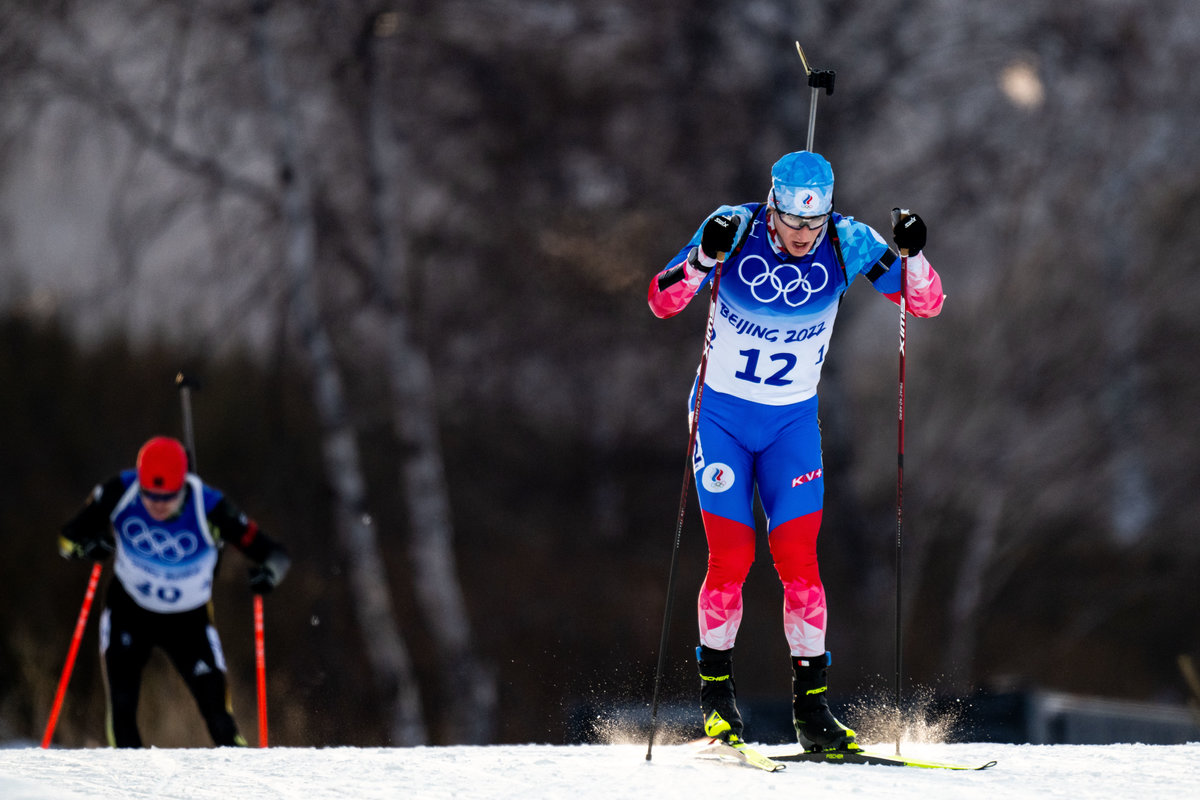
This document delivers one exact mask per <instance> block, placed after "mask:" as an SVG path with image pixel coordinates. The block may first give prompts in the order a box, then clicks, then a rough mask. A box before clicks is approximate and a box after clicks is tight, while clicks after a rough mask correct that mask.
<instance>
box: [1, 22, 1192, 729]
mask: <svg viewBox="0 0 1200 800" xmlns="http://www.w3.org/2000/svg"><path fill="white" fill-rule="evenodd" d="M1195 11H1196V9H1195V6H1194V4H1193V3H1190V2H1187V1H1186V0H1159V1H1158V2H1150V1H1149V0H1129V1H1128V2H1120V1H1118V0H1081V1H1080V2H1075V3H1059V2H1041V3H1017V4H1014V3H1003V2H994V1H989V2H974V3H960V2H946V1H945V0H879V2H873V3H857V2H832V0H823V1H821V2H788V1H787V0H747V2H743V3H724V2H716V1H715V0H611V1H609V2H602V1H601V0H594V1H589V0H579V1H578V2H565V1H563V0H476V1H473V2H468V0H441V1H440V2H427V1H426V0H413V1H412V2H400V3H389V2H378V1H376V0H341V1H340V2H329V1H321V0H317V1H315V2H314V1H313V0H274V1H268V0H241V1H240V2H234V0H194V1H192V0H173V1H172V2H162V1H161V0H120V1H119V2H117V1H115V0H113V1H109V0H86V1H85V0H54V1H53V2H46V1H45V0H4V2H3V3H0V233H2V235H3V241H4V247H3V248H2V249H0V265H2V272H0V331H2V333H0V336H2V346H0V493H2V494H0V541H2V547H3V558H0V583H2V584H3V585H4V587H5V602H4V603H3V604H2V605H0V738H5V739H10V738H26V739H37V738H39V737H40V735H41V732H42V728H43V726H44V725H45V722H46V718H47V715H48V713H49V709H50V706H51V701H52V698H53V695H54V689H55V684H56V681H57V679H58V676H59V674H60V671H61V668H62V664H63V659H64V656H65V654H66V649H67V645H68V643H69V641H70V635H71V632H72V626H73V624H74V622H75V619H76V616H77V614H78V610H79V604H80V601H81V600H82V597H83V590H84V587H85V584H86V580H87V566H86V565H82V564H77V563H66V562H64V561H62V560H61V559H60V558H59V557H58V555H57V553H56V551H55V537H56V534H57V530H58V528H59V526H60V525H61V524H62V522H64V521H65V520H66V519H67V518H68V517H69V516H70V515H71V514H72V513H73V512H74V510H75V509H76V508H77V507H78V506H79V504H81V503H82V501H83V499H84V497H85V496H86V494H87V492H88V491H89V490H90V489H91V487H92V486H93V485H94V484H95V483H96V482H98V481H100V480H102V479H103V478H105V477H107V476H109V475H111V474H112V473H114V472H116V471H117V470H119V469H121V468H124V467H128V466H130V465H131V464H132V462H133V459H134V456H135V454H136V451H137V448H138V447H139V446H140V444H141V443H142V442H143V441H144V440H145V439H146V438H148V437H149V436H151V435H154V434H157V433H168V434H174V435H182V433H183V430H182V420H181V414H180V398H179V395H178V393H177V392H176V389H175V384H174V378H175V375H176V373H177V372H178V371H179V370H180V369H186V370H188V371H189V372H190V373H192V374H194V375H196V376H198V377H199V378H200V379H201V381H202V382H203V386H202V388H201V389H200V390H199V391H197V392H196V393H195V394H194V396H193V408H194V414H195V428H196V441H197V451H198V452H197V456H198V464H199V467H200V472H201V474H202V475H203V477H204V478H205V479H206V480H207V481H209V482H210V483H212V484H214V485H216V486H218V487H220V488H222V489H223V490H225V491H226V492H227V493H228V494H230V495H231V496H232V497H233V498H234V499H235V501H237V502H238V503H239V504H240V505H241V506H242V507H243V508H244V509H245V510H246V511H247V512H248V513H250V514H251V515H253V516H255V517H256V518H257V519H258V520H259V521H260V523H261V524H262V525H263V526H264V527H265V529H266V530H267V531H268V532H269V533H271V534H272V535H274V536H276V537H278V538H279V539H281V540H283V541H285V542H286V543H287V544H288V546H289V547H290V549H291V551H292V553H293V555H294V557H295V566H294V568H293V571H292V573H291V575H290V576H289V578H288V580H287V581H286V582H285V583H284V584H283V586H282V587H280V589H279V590H278V591H277V592H276V593H274V594H272V595H270V596H269V597H268V598H267V602H266V609H267V613H266V617H267V618H266V636H267V659H268V670H269V681H268V686H269V691H270V712H271V741H272V744H276V745H293V746H315V745H384V744H411V743H419V742H431V743H460V742H525V741H549V742H555V741H562V740H563V739H565V738H567V737H568V736H570V735H571V732H570V730H569V729H570V727H571V718H572V715H573V714H575V713H576V712H577V711H578V709H580V708H587V707H588V706H589V704H592V705H594V704H599V705H604V704H622V703H629V704H633V705H634V706H638V705H639V704H640V705H641V706H642V707H644V706H645V704H646V703H647V702H648V700H649V697H650V688H651V683H652V678H653V671H654V664H655V660H656V658H657V650H658V639H659V632H660V626H661V622H662V615H663V609H664V604H665V599H666V580H667V571H668V566H669V563H670V555H671V546H672V541H673V533H674V524H675V512H676V505H677V502H678V497H679V489H680V485H679V481H680V478H681V474H682V467H683V464H682V462H683V458H684V448H685V445H686V434H687V430H686V420H685V401H686V394H687V390H688V387H689V383H690V380H691V376H692V374H693V372H694V370H695V366H696V361H697V358H698V356H699V351H700V345H701V340H702V334H703V330H702V329H703V323H704V312H705V308H704V305H705V304H704V303H703V302H697V303H694V304H693V305H692V307H691V308H689V309H688V310H687V311H686V312H685V313H684V314H683V315H681V316H680V317H677V318H675V319H673V320H671V321H667V322H663V321H659V320H656V319H655V318H654V317H653V316H652V315H651V314H650V312H649V311H648V309H647V308H646V303H645V291H646V286H647V284H648V282H649V279H650V277H651V276H652V275H653V274H654V273H655V272H656V271H657V270H658V269H660V268H661V267H662V266H663V265H664V264H665V262H666V260H667V259H668V258H669V257H670V256H671V255H673V254H674V253H675V252H676V250H677V249H678V248H679V247H680V246H681V245H682V243H683V242H684V241H685V240H686V239H687V238H688V237H689V236H690V235H691V233H692V232H693V230H694V229H695V227H696V225H697V224H698V223H699V221H700V219H702V217H703V216H704V215H705V214H707V213H708V212H709V211H711V209H712V208H714V207H716V206H717V205H719V204H721V203H726V202H728V203H735V202H749V201H755V200H762V199H764V197H765V194H766V190H767V188H768V174H769V169H770V165H771V164H772V163H773V162H774V161H775V160H776V159H777V158H778V157H779V156H780V155H782V154H783V153H785V152H788V151H790V150H796V149H802V148H803V146H804V139H805V134H806V130H807V122H808V110H809V92H808V89H807V87H806V86H805V85H804V79H803V74H802V70H801V66H800V63H799V59H798V58H797V56H796V53H795V49H794V45H793V42H794V41H796V40H799V41H800V42H801V43H802V44H803V45H804V47H805V51H806V54H807V55H808V57H809V59H810V61H811V62H812V63H813V64H814V65H815V66H818V67H821V68H826V69H834V70H836V72H837V83H836V90H835V92H834V94H833V95H832V96H828V97H827V96H825V95H822V96H821V98H820V103H819V110H818V114H817V124H816V149H817V150H819V151H821V152H823V153H824V154H825V155H826V156H827V157H828V158H829V159H830V160H831V162H832V163H833V165H834V169H835V172H836V174H837V177H838V193H837V207H838V208H839V210H841V211H842V212H843V213H847V214H853V215H854V216H856V217H857V218H859V219H861V220H863V221H865V222H867V223H869V224H871V225H873V226H874V227H876V228H877V229H879V230H882V231H886V230H887V225H888V213H889V210H890V209H891V208H892V207H893V206H895V205H903V206H906V207H909V208H912V209H913V210H915V211H917V212H919V213H920V214H921V215H922V216H923V217H924V218H925V219H926V220H927V221H928V224H929V227H930V240H929V245H928V248H927V252H928V254H929V258H930V260H931V261H932V263H933V264H934V265H935V266H936V267H937V269H938V270H939V272H940V273H941V275H942V277H943V281H944V285H945V287H946V291H947V295H948V300H947V303H946V306H945V311H944V312H943V314H942V315H941V317H939V318H938V319H936V320H932V321H928V322H927V321H917V322H914V323H912V324H910V325H909V328H908V331H909V333H908V344H909V349H908V386H907V401H908V402H907V420H908V431H907V433H908V436H907V442H906V445H907V446H906V467H907V469H906V470H905V479H906V481H905V496H904V498H905V504H904V517H905V541H904V554H905V579H904V585H903V589H904V594H905V603H904V608H905V609H906V616H905V672H906V675H907V677H908V679H909V681H910V684H909V685H910V687H913V688H914V690H915V689H916V687H923V688H928V689H931V690H936V691H938V692H947V693H952V694H956V695H957V696H961V697H969V696H971V695H972V693H974V692H976V691H980V690H988V689H991V690H995V689H1001V688H1009V687H1014V686H1039V687H1047V688H1054V689H1060V690H1064V691H1070V692H1079V693H1087V694H1096V695H1103V696H1107V697H1114V698H1129V699H1140V700H1161V701H1167V702H1180V701H1181V700H1182V699H1183V697H1184V696H1185V694H1186V687H1185V684H1184V682H1183V680H1182V679H1181V677H1180V674H1179V671H1178V669H1177V661H1176V659H1177V657H1178V656H1180V655H1185V654H1192V655H1197V656H1200V641H1198V634H1200V600H1198V599H1197V598H1198V593H1197V591H1196V575H1197V573H1198V571H1200V537H1197V535H1196V530H1195V520H1196V519H1197V518H1200V491H1197V488H1198V487H1200V463H1198V462H1197V459H1196V458H1195V456H1194V450H1195V445H1196V443H1197V442H1198V441H1200V430H1198V428H1200V417H1198V415H1197V414H1196V413H1195V409H1196V408H1197V407H1200V380H1198V379H1197V375H1200V364H1198V363H1197V362H1198V361H1200V351H1198V349H1197V347H1196V342H1197V331H1198V328H1200V324H1198V321H1197V320H1198V316H1197V314H1196V311H1195V308H1196V306H1197V301H1198V300H1200V288H1198V286H1200V283H1198V282H1197V280H1196V274H1197V271H1198V268H1200V257H1198V256H1197V253H1200V225H1197V224H1196V222H1195V220H1196V219H1198V218H1200V169H1198V167H1200V133H1198V132H1197V126H1196V109H1197V108H1200V85H1198V84H1197V83H1196V82H1195V81H1193V80H1191V76H1193V75H1194V74H1195V73H1196V72H1197V69H1198V68H1200V15H1197V14H1196V13H1195ZM896 324H897V322H896V316H895V312H894V307H893V306H892V305H891V304H889V303H887V302H886V301H884V300H882V299H881V298H880V297H878V296H877V295H876V294H875V293H874V292H872V291H869V289H864V288H862V287H855V288H852V290H851V292H850V293H849V296H848V299H847V302H846V303H845V304H844V306H843V308H842V312H841V316H840V318H839V323H838V332H837V334H836V335H835V339H834V345H835V346H834V349H833V351H832V355H831V358H830V360H829V362H828V366H827V367H826V370H825V376H824V381H823V383H822V398H823V403H822V424H823V429H824V433H825V440H824V452H825V460H826V461H825V468H826V474H827V487H828V489H827V493H828V496H827V508H826V513H825V522H824V528H823V532H822V538H821V558H822V572H823V577H824V579H825V583H826V587H827V590H828V593H829V600H830V604H831V628H830V635H829V646H830V648H831V650H832V651H833V652H834V653H835V668H834V670H832V671H831V679H832V681H833V683H832V691H833V695H834V699H835V701H836V700H839V698H841V699H845V698H848V697H850V696H852V695H854V694H856V693H859V692H871V691H873V690H874V691H877V690H880V689H882V688H885V687H887V686H889V685H890V681H891V680H892V675H893V672H892V659H893V653H894V619H893V614H894V598H895V583H894V580H893V553H894V549H895V448H896V421H895V418H896V367H897V364H896V362H897V357H896V339H897V331H896ZM704 558H705V546H704V541H703V533H702V531H701V529H700V527H699V523H698V514H697V512H696V510H695V502H694V499H693V500H692V501H691V505H690V508H689V513H688V517H687V521H686V524H685V526H684V532H683V540H682V547H681V551H680V566H679V570H680V571H679V579H678V583H677V590H676V597H675V613H674V615H673V617H672V634H671V641H670V645H669V651H668V662H667V663H668V669H667V676H666V684H665V696H666V699H667V700H668V701H669V702H675V701H679V702H681V703H684V704H692V703H694V702H695V699H694V696H695V691H694V690H695V683H696V681H695V677H694V661H693V658H694V657H693V655H692V649H693V648H694V646H695V621H694V616H695V611H694V608H695V607H694V598H695V592H696V590H697V589H698V587H699V583H700V580H701V578H702V575H703V571H704ZM224 561H225V563H224V565H223V569H222V571H221V573H220V575H219V581H218V587H217V592H216V609H217V622H218V626H219V628H220V630H221V634H222V639H223V642H224V645H225V649H226V652H227V656H228V660H229V662H230V676H231V681H232V685H233V691H234V702H235V711H236V712H237V713H238V716H239V719H240V721H241V724H242V728H243V732H244V733H245V734H246V735H247V737H248V738H250V739H251V740H252V741H253V740H254V734H255V725H254V675H253V668H254V656H253V637H252V624H251V623H252V620H251V611H250V609H251V604H250V595H249V592H248V591H247V588H246V576H245V562H244V560H243V559H242V557H241V556H240V554H238V553H235V552H230V553H227V554H226V556H225V559H224ZM110 571H111V568H110V567H108V568H106V570H105V582H107V580H108V577H109V573H110ZM781 597H782V595H781V592H780V590H779V589H778V585H777V579H776V577H775V575H774V571H773V569H772V567H771V563H770V558H769V555H768V553H767V551H766V544H765V541H762V542H760V546H759V557H758V561H757V563H756V564H755V567H754V569H753V570H752V572H751V576H750V580H749V582H748V584H747V596H746V605H747V611H746V621H745V624H744V626H743V629H742V635H741V637H740V638H739V642H738V657H737V658H738V675H739V693H740V694H741V695H742V696H744V697H746V698H751V699H753V698H763V699H766V700H770V701H775V702H778V703H779V704H780V705H781V706H783V708H785V709H786V707H787V706H786V704H787V702H788V700H787V698H788V692H789V688H790V687H789V677H788V676H789V672H788V666H787V664H788V662H787V658H786V656H787V653H786V647H785V644H784V642H783V637H782V631H781V623H780V604H781ZM98 605H99V604H98ZM98 605H97V608H95V609H93V617H92V620H91V621H90V623H89V626H88V629H87V633H86V636H85V638H84V642H83V648H82V650H81V651H80V656H79V660H78V662H77V665H76V669H75V676H74V678H73V681H72V685H71V689H70V692H69V694H68V697H67V703H66V707H65V709H64V712H63V716H62V719H61V720H60V722H59V726H58V732H57V736H56V741H57V742H59V743H61V744H65V745H69V746H90V745H96V744H98V743H100V742H101V741H102V730H103V725H102V723H103V698H102V689H101V683H100V674H99V663H98V658H97V655H96V633H95V630H96V627H95V619H96V617H97V616H98V612H99V607H98ZM142 716H143V726H144V729H143V735H144V736H145V737H146V739H147V741H148V742H151V743H153V744H156V745H158V746H187V745H203V744H206V743H207V738H206V736H205V735H204V733H203V731H202V726H201V724H200V721H199V717H198V715H197V714H196V713H195V711H194V709H192V707H191V703H190V700H189V699H188V698H187V697H186V694H185V692H184V689H183V685H182V682H180V681H179V680H178V678H176V677H175V676H174V675H173V674H172V673H170V671H169V670H168V669H167V668H166V663H165V660H164V659H157V660H156V661H155V662H154V663H153V664H152V669H151V670H150V672H149V673H148V675H147V680H146V686H145V687H144V693H143V715H142ZM850 721H852V722H853V721H854V720H850ZM697 722H698V719H697ZM751 733H752V732H751Z"/></svg>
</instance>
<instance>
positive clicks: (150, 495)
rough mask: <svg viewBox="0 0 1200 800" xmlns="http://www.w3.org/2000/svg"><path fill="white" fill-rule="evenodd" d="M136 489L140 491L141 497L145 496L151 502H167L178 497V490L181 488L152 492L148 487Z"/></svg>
mask: <svg viewBox="0 0 1200 800" xmlns="http://www.w3.org/2000/svg"><path fill="white" fill-rule="evenodd" d="M138 491H139V492H141V494H142V497H144V498H146V499H147V500H149V501H150V502H151V503H169V502H171V501H172V500H174V499H175V498H176V497H179V492H182V491H183V490H182V489H180V490H179V491H176V492H152V491H150V490H149V489H139V490H138Z"/></svg>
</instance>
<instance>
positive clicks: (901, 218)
mask: <svg viewBox="0 0 1200 800" xmlns="http://www.w3.org/2000/svg"><path fill="white" fill-rule="evenodd" d="M892 241H893V242H895V243H896V247H899V248H900V254H901V255H906V256H915V255H916V254H917V253H919V252H921V250H922V249H923V248H924V247H925V222H924V221H923V220H922V219H921V218H920V217H918V216H917V215H916V214H914V213H912V212H911V211H909V210H908V209H907V208H893V209H892Z"/></svg>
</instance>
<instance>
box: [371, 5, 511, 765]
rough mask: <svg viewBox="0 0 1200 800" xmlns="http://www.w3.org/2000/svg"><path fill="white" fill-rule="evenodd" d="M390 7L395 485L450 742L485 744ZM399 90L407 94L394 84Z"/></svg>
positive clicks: (385, 206)
mask: <svg viewBox="0 0 1200 800" xmlns="http://www.w3.org/2000/svg"><path fill="white" fill-rule="evenodd" d="M398 22H399V21H398V19H397V15H395V14H380V15H377V16H375V17H374V18H373V19H372V21H371V22H370V24H369V27H368V29H367V30H366V31H365V32H364V37H365V39H364V41H365V42H366V47H365V48H364V50H365V53H366V58H365V60H364V70H365V78H366V82H367V103H366V115H367V118H366V123H365V125H366V135H367V138H368V140H369V145H368V148H367V153H368V165H367V169H368V171H369V173H370V176H369V181H368V182H369V185H370V186H371V187H372V189H373V191H372V193H371V207H372V215H373V217H374V219H375V223H376V224H375V231H376V237H377V242H376V247H375V264H374V272H375V275H376V283H377V291H376V295H375V301H376V302H377V303H379V304H381V305H382V306H383V312H384V314H385V315H386V319H387V326H386V329H387V337H386V342H385V347H386V350H387V356H386V358H387V375H388V386H389V392H390V396H391V407H392V430H393V433H394V434H395V437H396V439H397V441H398V443H399V445H400V453H401V463H400V489H401V492H402V493H403V496H404V498H405V502H406V504H407V508H408V518H409V536H410V552H411V554H412V564H413V570H414V576H413V577H414V582H413V585H414V589H415V592H416V599H417V602H418V605H419V606H420V608H421V612H422V614H423V615H424V617H425V620H426V624H427V627H428V629H429V632H430V635H431V637H432V638H433V641H434V647H435V648H436V652H437V658H438V664H439V669H438V674H439V676H441V682H442V685H441V687H440V703H439V707H444V708H445V709H446V714H445V716H444V717H443V719H442V723H443V725H444V736H445V739H446V740H447V741H448V742H452V743H471V744H482V743H486V742H488V741H490V740H491V739H492V736H493V732H494V717H495V710H496V703H497V696H496V687H495V678H494V676H493V675H491V674H490V672H489V671H488V670H487V669H486V668H485V667H484V666H483V665H482V664H481V663H480V662H479V659H478V658H477V657H476V655H475V653H474V650H473V647H472V641H471V640H472V634H471V623H470V617H469V615H468V613H467V608H466V602H465V599H464V596H463V592H462V588H461V583H460V581H459V578H458V566H457V563H456V559H455V554H454V526H453V522H452V518H451V511H450V492H449V487H448V486H447V483H446V476H445V465H444V460H443V457H442V448H441V442H440V435H439V429H438V415H437V402H436V391H435V387H434V382H433V370H432V368H431V366H430V362H429V356H428V354H427V353H426V352H425V350H424V348H423V347H422V346H421V345H420V344H419V343H418V342H417V341H416V339H415V337H414V335H413V330H412V325H411V322H410V312H409V303H408V302H407V296H408V295H407V291H406V286H407V283H408V281H407V274H406V273H407V269H406V267H407V265H408V263H409V246H408V241H407V236H406V229H405V227H404V225H403V223H402V222H400V221H398V217H400V215H401V210H402V209H403V208H404V198H403V196H402V193H401V192H400V187H401V186H404V185H406V183H407V182H408V180H410V179H411V177H412V175H411V159H410V158H408V150H407V146H406V143H405V142H404V140H403V138H402V135H401V134H400V133H399V132H398V131H397V130H396V129H395V128H394V127H393V125H392V124H391V122H392V120H393V119H394V117H393V114H392V113H391V112H392V110H393V108H394V106H395V101H394V99H393V98H394V97H395V96H396V95H397V86H398V85H402V84H401V80H400V79H401V76H399V75H395V74H392V72H391V71H389V66H390V65H392V64H396V63H398V61H399V58H400V55H401V54H400V53H398V52H390V51H393V50H395V48H397V47H398V45H399V37H398V36H397V34H398V33H399V30H398V27H397V25H398ZM400 94H401V95H402V94H403V93H402V92H400Z"/></svg>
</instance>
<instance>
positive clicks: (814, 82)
mask: <svg viewBox="0 0 1200 800" xmlns="http://www.w3.org/2000/svg"><path fill="white" fill-rule="evenodd" d="M796 52H797V53H799V54H800V63H801V64H803V65H804V74H805V75H807V76H808V85H809V87H810V88H811V89H812V92H811V93H810V95H809V101H808V146H807V147H806V148H805V149H806V150H808V152H810V153H811V152H813V135H814V134H815V133H816V129H817V95H818V91H819V90H820V89H824V90H825V94H833V79H834V78H835V77H836V73H835V72H834V71H833V70H831V69H813V68H812V67H810V66H809V65H808V59H807V58H805V57H804V48H802V47H801V46H800V43H799V42H796Z"/></svg>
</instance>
